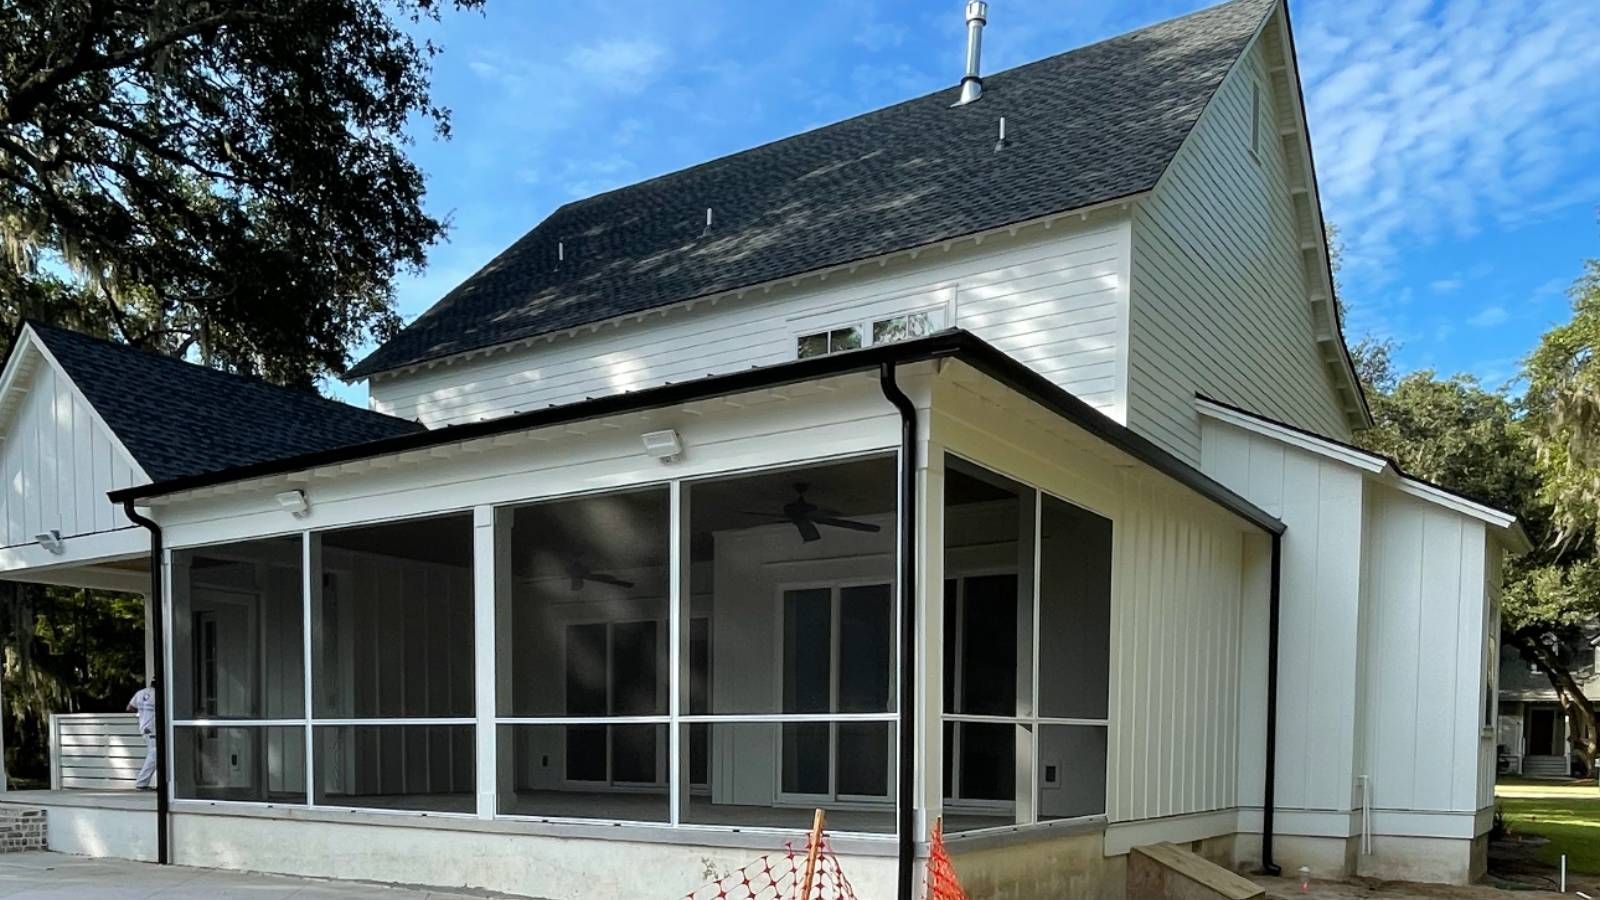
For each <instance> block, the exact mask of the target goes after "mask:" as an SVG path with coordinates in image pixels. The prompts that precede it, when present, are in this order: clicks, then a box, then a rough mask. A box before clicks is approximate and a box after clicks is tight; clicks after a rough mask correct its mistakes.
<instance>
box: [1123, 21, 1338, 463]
mask: <svg viewBox="0 0 1600 900" xmlns="http://www.w3.org/2000/svg"><path fill="white" fill-rule="evenodd" d="M1255 83H1259V84H1261V85H1262V89H1263V91H1266V94H1265V95H1264V97H1271V92H1270V90H1269V89H1268V85H1269V84H1270V82H1269V81H1268V79H1267V72H1266V63H1265V61H1264V59H1263V53H1262V50H1261V48H1260V47H1257V48H1255V49H1253V50H1252V51H1251V52H1250V53H1249V54H1248V55H1247V56H1246V57H1245V58H1244V59H1243V61H1242V62H1241V64H1240V66H1239V68H1238V69H1236V70H1235V71H1234V73H1233V74H1232V75H1230V76H1229V77H1228V79H1227V80H1226V81H1224V82H1223V85H1222V87H1221V89H1220V90H1219V91H1218V93H1217V95H1216V96H1215V98H1213V100H1212V103H1211V105H1210V107H1209V108H1208V109H1207V110H1206V113H1205V115H1203V116H1202V117H1201V119H1200V122H1199V124H1198V125H1197V126H1196V128H1195V130H1194V132H1193V133H1192V134H1191V135H1190V136H1189V139H1188V141H1187V143H1185V144H1184V146H1183V148H1182V149H1181V150H1180V151H1179V152H1178V154H1177V156H1176V157H1175V158H1174V159H1173V162H1172V165H1171V167H1170V168H1169V169H1168V171H1167V173H1166V174H1165V175H1164V176H1163V177H1162V180H1161V183H1160V184H1159V185H1158V186H1157V188H1156V190H1155V192H1154V194H1153V195H1152V196H1151V197H1149V198H1148V199H1147V200H1145V201H1143V202H1141V203H1139V204H1138V206H1137V207H1136V208H1135V212H1134V216H1133V235H1132V237H1133V250H1132V257H1133V260H1132V261H1133V266H1132V292H1133V295H1134V297H1135V298H1136V300H1135V302H1134V303H1133V305H1132V309H1131V311H1130V314H1131V320H1130V326H1129V350H1130V353H1129V373H1128V381H1129V403H1128V424H1129V425H1130V426H1131V427H1132V428H1133V429H1134V430H1135V431H1138V432H1140V433H1141V434H1144V435H1146V436H1147V437H1149V438H1151V439H1152V440H1154V441H1156V442H1157V443H1159V444H1161V445H1162V446H1164V447H1166V448H1167V449H1168V450H1171V451H1172V452H1173V453H1176V454H1177V455H1178V456H1180V457H1182V458H1184V459H1186V460H1189V461H1190V462H1198V461H1199V458H1200V426H1199V422H1198V418H1197V416H1196V414H1195V411H1194V406H1193V399H1194V394H1195V392H1196V391H1200V392H1203V393H1206V394H1208V395H1211V396H1213V397H1216V398H1217V399H1219V400H1223V401H1226V402H1229V403H1233V404H1236V405H1239V406H1243V407H1246V408H1249V409H1252V410H1255V411H1257V412H1260V413H1263V414H1265V415H1268V416H1271V417H1273V418H1276V419H1279V420H1282V421H1286V422H1290V423H1292V424H1295V425H1298V426H1300V427H1303V428H1308V429H1311V430H1312V431H1316V432H1318V433H1321V434H1326V435H1328V436H1330V437H1335V438H1341V439H1346V438H1348V437H1349V427H1348V425H1347V424H1346V420H1345V418H1344V415H1343V413H1342V412H1341V411H1340V404H1339V402H1338V399H1337V397H1336V395H1335V393H1334V391H1333V388H1332V386H1331V385H1330V384H1329V381H1328V376H1327V375H1326V370H1325V369H1324V366H1323V363H1322V361H1321V358H1320V352H1319V350H1318V349H1317V344H1316V340H1315V335H1314V333H1313V327H1314V326H1313V317H1312V312H1311V307H1310V305H1309V303H1308V302H1307V300H1306V296H1307V291H1306V279H1305V270H1304V268H1303V263H1302V261H1301V251H1300V239H1301V238H1300V235H1299V234H1298V230H1297V226H1296V219H1295V214H1294V208H1293V194H1292V193H1291V189H1290V181H1289V160H1288V159H1287V157H1286V156H1285V154H1284V152H1283V147H1282V144H1281V142H1280V141H1278V140H1277V139H1276V135H1277V134H1278V127H1279V125H1280V124H1281V123H1282V122H1283V121H1286V116H1285V114H1284V113H1283V112H1282V111H1281V110H1280V109H1279V107H1278V106H1277V104H1275V103H1272V102H1263V103H1262V104H1261V114H1262V116H1263V117H1264V118H1268V121H1263V122H1262V123H1261V133H1262V135H1263V136H1266V138H1267V139H1263V141H1262V144H1261V154H1260V160H1259V162H1258V161H1257V160H1256V159H1253V158H1252V157H1251V154H1250V110H1251V90H1252V85H1253V84H1255Z"/></svg>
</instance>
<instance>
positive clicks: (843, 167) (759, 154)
mask: <svg viewBox="0 0 1600 900" xmlns="http://www.w3.org/2000/svg"><path fill="white" fill-rule="evenodd" d="M1276 8H1277V0H1233V2H1230V3H1225V4H1223V5H1221V6H1215V7H1211V8H1209V9H1205V10H1201V11H1199V12H1196V13H1193V14H1191V15H1188V16H1184V17H1182V18H1178V19H1173V20H1171V21H1168V22H1163V23H1160V24H1157V25H1153V26H1150V27H1148V28H1144V29H1140V30H1138V31H1134V32H1130V33H1128V34H1125V35H1122V36H1120V37H1115V38H1111V39H1110V40H1106V41H1102V42H1100V43H1097V44H1092V45H1090V46H1087V47H1083V48H1080V49H1077V50H1073V51H1070V52H1067V53H1063V54H1060V55H1057V56H1052V57H1049V58H1047V59H1043V60H1040V61H1038V62H1034V63H1029V64H1027V65H1024V66H1019V67H1017V68H1014V69H1010V70H1007V71H1002V72H997V73H995V74H993V75H988V76H985V78H984V93H983V97H982V99H981V100H979V101H977V102H975V103H972V104H969V105H966V106H960V107H952V103H954V101H955V100H956V98H957V96H958V94H959V88H957V87H951V88H948V89H946V90H942V91H937V92H935V93H932V94H928V95H926V96H924V97H919V98H917V99H915V100H909V101H906V102H904V103H900V104H897V105H895V106H890V107H887V108H884V109H880V110H877V111H875V112H870V113H867V114H865V115H861V116H857V117H855V118H853V119H847V120H845V121H843V122H839V123H837V124H834V125H829V126H826V127H823V128H819V129H816V130H814V131H809V132H806V133H804V134H800V135H796V136H794V137H790V138H787V139H784V140H780V141H776V142H774V143H770V144H766V145H763V146H760V147H756V148H754V149H752V150H746V151H744V152H742V153H737V154H734V155H732V156H728V157H724V158H722V159H717V160H714V161H711V162H708V163H704V164H701V165H698V166H694V167H692V168H689V169H684V170H682V171H679V172H674V173H672V174H669V175H663V176H661V177H659V178H653V179H650V180H648V181H644V182H641V183H639V184H635V185H632V186H630V187H625V188H621V189H618V190H615V191H611V192H608V193H604V194H600V195H598V196H595V197H590V198H588V199H586V200H580V201H577V202H574V203H569V204H567V205H565V206H562V207H561V208H560V209H557V210H556V211H555V212H554V213H552V214H551V215H550V217H549V218H547V219H545V220H544V221H543V222H541V223H540V224H539V225H538V226H537V227H536V228H534V229H533V230H532V231H530V232H528V233H527V234H526V235H524V236H523V237H522V238H521V239H519V240H518V241H517V242H516V243H514V244H512V245H511V247H509V248H508V249H506V250H505V251H504V252H502V253H501V254H500V255H499V256H497V257H495V258H494V259H493V260H491V261H490V262H489V263H488V265H486V266H484V267H483V268H482V269H480V270H479V271H478V272H477V273H476V274H474V275H473V276H471V277H470V278H468V279H467V280H466V281H465V282H463V283H462V284H460V285H459V286H457V287H456V288H455V289H454V290H452V291H451V292H450V293H449V294H447V295H445V297H444V298H443V299H442V300H440V301H439V302H438V303H436V304H435V305H434V306H433V307H432V308H431V309H429V310H428V311H427V312H425V313H423V314H422V315H421V316H420V317H419V318H418V319H417V320H416V321H414V322H412V323H411V324H410V325H409V326H408V327H407V328H405V329H404V330H403V331H402V332H401V333H400V334H398V335H396V336H395V337H394V338H393V339H392V340H390V341H388V342H387V343H385V344H384V345H383V346H381V347H379V348H378V349H377V350H376V351H375V352H373V353H372V354H371V355H370V356H368V357H367V358H366V359H364V360H362V361H361V362H360V363H359V364H357V365H356V366H355V367H354V368H353V369H351V370H350V373H349V377H351V378H362V377H366V376H369V375H372V374H374V373H377V372H383V371H387V370H391V369H396V368H401V367H405V366H409V365H413V364H416V363H419V362H424V361H427V360H431V359H437V358H440V357H445V356H451V355H454V354H457V353H463V352H466V351H469V350H476V349H481V348H484V347H490V346H493V345H496V344H503V343H507V342H510V341H515V340H520V339H524V338H529V337H535V336H538V335H541V334H548V333H551V332H555V331H562V330H565V329H569V328H573V327H576V326H579V325H584V324H588V323H591V322H598V321H602V320H606V319H611V318H615V317H618V316H623V315H629V314H633V313H638V312H642V311H645V310H649V309H654V308H657V307H661V306H666V305H669V304H673V303H678V302H682V301H686V300H691V299H694V298H697V297H703V296H707V295H711V294H718V293H722V292H726V291H731V290H737V289H739V288H744V287H750V286H753V285H757V284H762V283H765V282H770V281H774V280H778V279H782V278H787V277H791V276H794V275H799V274H803V273H806V272H810V271H814V270H817V269H823V268H828V267H831V266H837V265H845V264H848V263H851V262H855V261H857V260H862V259H869V258H872V257H876V256H881V255H883V254H886V253H892V252H895V251H898V250H905V249H910V248H913V247H920V246H924V245H927V244H932V243H937V242H939V241H944V240H949V239H952V238H957V237H962V236H965V235H969V234H973V233H977V232H982V231H988V230H991V229H995V228H1002V227H1005V226H1008V225H1012V224H1015V223H1019V222H1024V221H1028V220H1031V219H1036V218H1039V217H1042V216H1048V215H1051V214H1054V213H1059V212H1063V211H1068V210H1073V209H1080V208H1084V207H1088V206H1094V205H1097V204H1101V203H1106V202H1110V201H1114V200H1118V199H1121V198H1125V197H1131V196H1135V195H1138V194H1142V193H1144V192H1147V191H1149V190H1151V189H1152V188H1153V187H1154V186H1155V184H1156V182H1157V180H1158V179H1159V178H1160V177H1161V174H1162V173H1163V172H1164V171H1165V170H1166V168H1167V164H1168V163H1169V162H1170V161H1171V159H1172V157H1173V155H1174V154H1175V153H1176V152H1177V150H1178V147H1179V146H1180V145H1181V144H1182V143H1183V140H1184V138H1185V137H1187V136H1188V134H1189V132H1190V130H1191V129H1192V128H1193V127H1194V124H1195V122H1196V121H1197V120H1198V119H1199V117H1200V114H1201V112H1202V111H1203V110H1204V109H1205V107H1206V104H1207V103H1208V102H1209V101H1210V99H1211V97H1212V95H1213V94H1214V93H1215V91H1216V89H1217V88H1218V86H1219V85H1220V84H1221V83H1222V81H1223V79H1224V78H1225V77H1226V76H1227V74H1228V72H1229V71H1230V70H1231V69H1232V67H1233V65H1234V63H1235V62H1236V61H1237V59H1238V58H1239V56H1240V55H1241V54H1242V53H1243V52H1244V50H1245V48H1246V47H1248V46H1249V44H1250V41H1251V40H1252V39H1253V38H1254V37H1255V35H1256V33H1257V32H1258V30H1259V29H1260V27H1261V26H1262V24H1263V23H1264V22H1265V20H1266V18H1267V16H1268V15H1269V14H1270V13H1271V12H1272V11H1273V10H1274V9H1276ZM1001 117H1004V118H1005V119H1006V145H1005V147H1004V149H1001V150H997V149H996V138H997V136H998V126H999V119H1000V118H1001ZM708 208H709V209H710V210H712V217H713V221H712V224H711V227H710V228H709V229H708V228H707V227H706V210H707V209H708ZM558 244H559V245H561V247H560V249H558ZM563 256H564V258H559V257H563Z"/></svg>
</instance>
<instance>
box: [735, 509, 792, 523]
mask: <svg viewBox="0 0 1600 900" xmlns="http://www.w3.org/2000/svg"><path fill="white" fill-rule="evenodd" d="M739 515H741V516H756V517H757V518H761V519H782V520H783V521H785V522H789V521H793V518H794V517H793V516H787V515H784V514H783V513H770V512H756V511H755V510H753V509H741V510H739Z"/></svg>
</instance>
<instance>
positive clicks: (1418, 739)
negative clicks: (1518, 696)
mask: <svg viewBox="0 0 1600 900" xmlns="http://www.w3.org/2000/svg"><path fill="white" fill-rule="evenodd" d="M1368 491H1369V494H1368V498H1369V502H1371V503H1372V504H1373V506H1374V515H1373V517H1372V529H1371V531H1370V532H1369V533H1368V535H1367V539H1366V541H1367V548H1366V549H1367V552H1368V553H1370V554H1371V556H1372V562H1371V566H1372V568H1371V589H1372V610H1373V613H1372V616H1371V617H1370V618H1369V620H1368V622H1367V630H1366V635H1365V640H1366V642H1367V643H1368V645H1369V648H1370V652H1369V653H1368V656H1367V665H1368V667H1369V672H1368V677H1367V679H1366V696H1365V698H1364V702H1363V706H1364V708H1365V714H1366V725H1365V729H1366V735H1365V737H1366V740H1365V742H1364V743H1365V747H1366V752H1367V759H1366V760H1365V773H1364V774H1366V775H1367V776H1369V777H1370V779H1371V784H1372V804H1373V807H1374V808H1376V809H1379V810H1414V811H1430V812H1457V813H1474V812H1476V811H1477V810H1479V809H1481V808H1482V806H1483V805H1486V804H1484V801H1483V786H1482V783H1481V775H1480V773H1481V772H1482V770H1483V766H1484V761H1483V756H1484V745H1485V744H1487V745H1488V750H1489V751H1490V752H1491V753H1492V751H1493V749H1494V748H1493V743H1494V735H1493V733H1492V732H1490V731H1486V730H1485V729H1484V727H1483V721H1482V719H1483V710H1482V703H1483V682H1484V679H1485V677H1486V676H1487V671H1488V666H1487V661H1486V659H1485V656H1486V654H1485V646H1484V641H1485V629H1486V627H1487V625H1488V624H1489V623H1488V622H1486V616H1487V614H1488V606H1487V605H1486V603H1485V598H1484V587H1485V584H1486V583H1487V581H1488V579H1487V578H1486V573H1487V567H1488V566H1489V565H1490V564H1491V562H1493V564H1494V565H1498V561H1497V560H1493V561H1492V560H1491V556H1494V555H1497V554H1498V550H1495V551H1493V552H1491V550H1490V548H1491V547H1493V546H1495V542H1494V541H1493V539H1492V538H1490V536H1489V535H1488V534H1487V533H1486V529H1485V526H1484V524H1483V523H1482V522H1480V521H1477V520H1475V519H1470V518H1467V517H1465V516H1462V515H1460V514H1457V513H1454V512H1451V511H1450V510H1446V509H1443V508H1440V507H1438V506H1435V505H1433V504H1430V503H1427V502H1425V501H1423V500H1419V499H1417V498H1415V497H1409V496H1406V495H1404V494H1402V493H1400V492H1399V491H1396V490H1393V489H1391V488H1388V487H1385V486H1383V485H1377V484H1369V485H1368ZM1488 770H1489V772H1490V773H1491V777H1492V773H1493V759H1492V757H1491V758H1490V759H1489V765H1488Z"/></svg>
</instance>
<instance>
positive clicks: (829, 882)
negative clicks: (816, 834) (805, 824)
mask: <svg viewBox="0 0 1600 900" xmlns="http://www.w3.org/2000/svg"><path fill="white" fill-rule="evenodd" d="M786 847H787V849H786V850H785V852H784V853H783V854H782V855H774V856H763V857H761V858H760V859H758V860H756V861H755V862H752V863H750V864H749V865H747V866H745V867H744V868H742V869H738V870H736V871H734V872H731V873H729V874H727V875H724V876H723V877H721V878H719V879H717V880H716V881H713V882H711V883H710V884H707V885H704V886H703V887H701V888H700V889H699V890H696V891H693V892H691V893H689V894H687V895H686V896H685V900H856V893H855V889H854V888H852V887H851V886H850V879H849V878H846V877H845V874H844V869H842V868H841V867H840V866H839V858H838V857H836V856H834V855H833V850H832V849H831V848H830V847H829V846H828V841H827V839H826V838H823V840H822V846H821V848H820V849H819V852H818V854H817V867H816V870H815V871H814V872H813V873H812V875H811V896H809V897H804V898H802V897H800V883H801V881H802V880H804V878H805V867H806V852H805V851H804V850H796V849H795V848H794V845H793V844H789V845H786Z"/></svg>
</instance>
